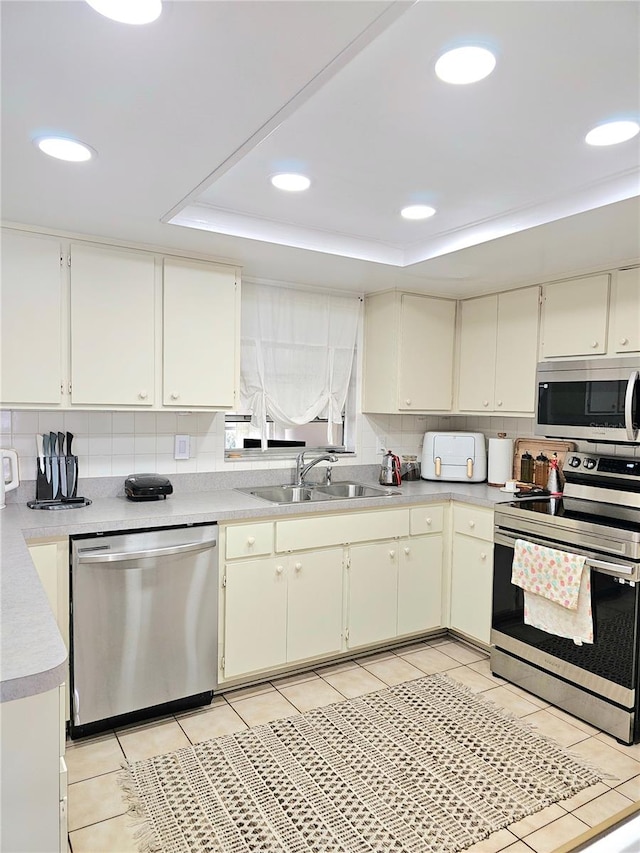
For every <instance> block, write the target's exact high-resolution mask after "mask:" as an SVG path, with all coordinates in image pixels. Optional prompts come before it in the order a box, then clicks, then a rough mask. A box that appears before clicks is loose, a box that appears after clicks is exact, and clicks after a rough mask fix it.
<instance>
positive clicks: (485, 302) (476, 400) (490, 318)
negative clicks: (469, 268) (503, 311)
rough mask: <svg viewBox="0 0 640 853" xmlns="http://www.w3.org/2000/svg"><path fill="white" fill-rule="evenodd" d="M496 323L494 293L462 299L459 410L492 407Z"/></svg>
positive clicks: (484, 409)
mask: <svg viewBox="0 0 640 853" xmlns="http://www.w3.org/2000/svg"><path fill="white" fill-rule="evenodd" d="M497 323H498V297H497V296H484V297H482V298H480V299H468V300H466V301H464V302H462V320H461V326H460V381H459V387H458V407H459V408H460V409H463V410H468V411H477V412H489V411H491V410H492V409H493V399H494V396H493V395H494V382H495V367H496V336H497Z"/></svg>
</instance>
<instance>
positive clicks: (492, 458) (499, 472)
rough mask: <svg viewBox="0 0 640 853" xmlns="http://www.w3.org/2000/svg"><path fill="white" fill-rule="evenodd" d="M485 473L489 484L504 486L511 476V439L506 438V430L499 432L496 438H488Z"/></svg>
mask: <svg viewBox="0 0 640 853" xmlns="http://www.w3.org/2000/svg"><path fill="white" fill-rule="evenodd" d="M501 445H502V446H501ZM498 448H500V452H499V453H498V452H497V451H498ZM492 451H493V452H492ZM487 473H488V476H487V485H489V486H504V485H505V483H506V482H507V480H510V479H512V477H513V440H512V439H507V434H506V432H499V433H498V437H497V438H490V439H489V463H488V466H487Z"/></svg>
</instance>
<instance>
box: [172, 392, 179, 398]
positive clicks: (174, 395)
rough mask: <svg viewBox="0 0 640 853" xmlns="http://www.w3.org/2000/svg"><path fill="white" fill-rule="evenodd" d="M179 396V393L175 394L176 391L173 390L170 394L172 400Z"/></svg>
mask: <svg viewBox="0 0 640 853" xmlns="http://www.w3.org/2000/svg"><path fill="white" fill-rule="evenodd" d="M179 397H180V394H176V392H175V391H174V392H173V394H172V395H171V399H172V400H177V399H179Z"/></svg>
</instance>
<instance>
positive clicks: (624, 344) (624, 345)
mask: <svg viewBox="0 0 640 853" xmlns="http://www.w3.org/2000/svg"><path fill="white" fill-rule="evenodd" d="M628 343H629V338H620V346H621V347H626V345H627V344H628Z"/></svg>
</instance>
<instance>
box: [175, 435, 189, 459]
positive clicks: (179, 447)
mask: <svg viewBox="0 0 640 853" xmlns="http://www.w3.org/2000/svg"><path fill="white" fill-rule="evenodd" d="M190 444H191V437H190V436H188V435H177V436H176V440H175V446H174V451H173V458H174V459H189V458H190V457H191V453H190Z"/></svg>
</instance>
